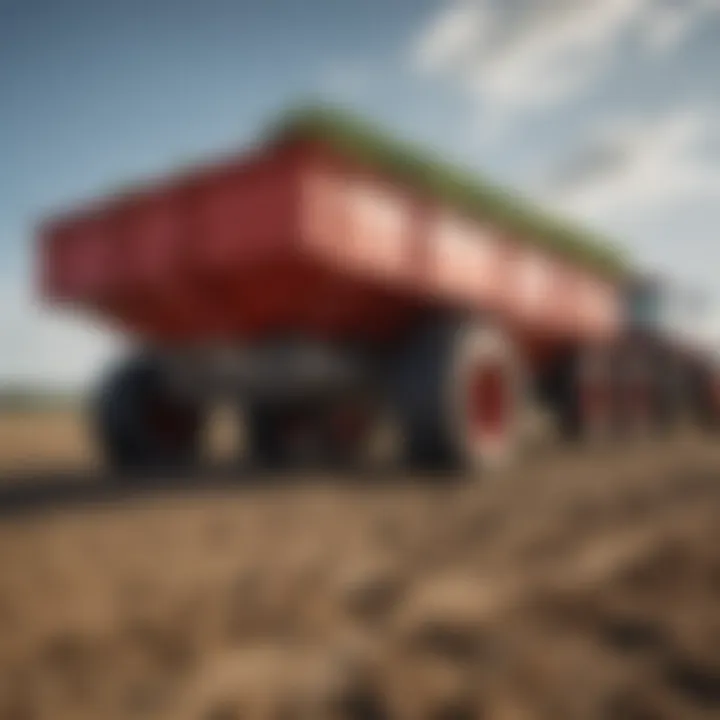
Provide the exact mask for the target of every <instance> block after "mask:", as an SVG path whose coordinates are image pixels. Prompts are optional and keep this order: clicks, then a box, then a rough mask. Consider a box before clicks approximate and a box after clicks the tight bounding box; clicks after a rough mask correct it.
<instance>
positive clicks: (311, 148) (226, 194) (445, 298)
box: [39, 109, 720, 469]
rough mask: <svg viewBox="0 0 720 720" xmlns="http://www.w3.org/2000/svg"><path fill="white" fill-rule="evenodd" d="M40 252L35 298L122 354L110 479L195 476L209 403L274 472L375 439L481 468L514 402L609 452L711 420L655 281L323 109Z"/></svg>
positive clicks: (517, 428)
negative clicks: (92, 322)
mask: <svg viewBox="0 0 720 720" xmlns="http://www.w3.org/2000/svg"><path fill="white" fill-rule="evenodd" d="M40 242H41V250H40V253H39V257H40V261H41V262H40V265H41V292H42V294H43V296H44V298H45V299H46V300H48V301H50V302H52V303H56V304H63V305H67V306H71V307H76V308H80V309H81V310H83V311H87V312H89V313H91V314H92V315H94V316H95V317H97V318H100V320H101V321H102V322H105V323H107V324H109V325H112V326H114V327H115V328H119V329H121V330H122V331H124V332H125V333H127V334H129V335H130V336H131V337H132V338H133V339H134V340H135V341H136V344H137V346H138V348H139V349H138V352H137V354H136V355H135V356H133V357H132V358H129V359H125V360H124V361H123V362H121V363H120V364H119V365H118V366H117V367H116V368H115V369H114V370H113V371H112V372H111V373H110V374H109V376H108V377H107V378H105V380H104V382H103V384H102V386H101V388H100V391H99V393H98V397H97V398H96V405H95V411H96V412H95V415H94V418H95V420H94V422H95V426H96V430H97V435H98V438H99V441H100V442H101V444H102V448H103V450H104V452H105V456H106V457H107V459H108V461H109V462H110V463H111V464H112V465H113V466H114V467H117V468H120V469H148V468H153V467H176V466H182V465H187V464H192V463H195V462H197V460H198V457H199V456H200V444H201V438H202V435H203V431H202V428H203V423H204V419H205V416H206V412H207V408H208V407H209V406H211V405H212V404H213V403H215V402H217V401H218V400H221V401H223V402H224V403H226V404H227V403H228V402H229V403H231V404H232V405H234V406H236V407H237V409H238V412H239V413H242V416H243V418H244V422H243V424H244V428H245V444H246V446H247V447H248V449H249V451H250V453H251V455H252V457H253V459H254V461H255V462H256V463H258V464H260V465H264V466H275V467H278V466H287V465H290V464H294V463H297V462H299V461H301V459H302V458H307V457H308V453H310V456H313V457H316V458H322V459H324V460H329V459H333V460H340V461H343V462H346V461H350V462H357V461H359V460H361V459H362V458H364V457H367V454H368V452H370V448H371V447H372V446H373V441H374V439H376V438H377V437H378V435H381V434H382V433H381V432H380V429H381V428H383V429H384V430H385V431H386V434H387V432H390V435H391V436H393V438H394V441H393V442H392V443H390V445H392V446H393V448H394V450H393V451H392V452H393V453H395V459H396V460H398V459H402V461H403V462H405V463H407V464H409V465H412V466H421V467H432V468H462V469H476V468H479V467H488V466H495V465H497V464H500V463H505V462H506V461H508V460H509V459H511V458H512V457H513V456H515V455H516V454H517V453H518V451H519V450H520V449H521V448H522V445H523V443H524V442H525V441H526V436H527V431H526V425H527V423H526V422H525V419H526V416H527V408H528V407H529V406H531V405H532V406H538V405H539V406H542V407H543V408H545V410H546V411H547V412H548V413H549V414H550V416H551V417H552V418H553V419H554V421H555V424H556V426H557V428H558V429H559V430H560V431H561V432H562V433H563V434H564V435H565V436H567V437H570V438H574V439H576V440H579V441H587V442H603V443H608V444H609V443H611V442H612V441H614V440H617V439H622V438H625V439H628V438H633V437H640V436H646V437H647V436H650V435H652V434H659V433H662V432H666V431H668V430H671V429H672V428H673V427H676V426H677V425H678V424H679V423H681V422H685V421H691V422H697V423H702V424H703V425H708V426H709V425H713V424H715V422H716V421H717V419H718V417H719V416H720V415H719V412H718V410H719V409H720V404H719V403H718V393H717V391H716V386H717V384H716V374H715V369H714V367H713V365H712V363H711V362H710V360H709V358H708V357H706V356H705V355H704V354H703V353H702V352H701V351H700V350H699V349H697V348H694V347H689V346H687V345H686V344H683V343H681V342H679V341H678V340H677V339H676V338H675V337H674V336H673V335H672V334H670V333H668V332H666V331H665V330H664V329H663V327H662V323H660V322H659V316H658V313H659V308H660V300H661V295H662V289H661V287H660V286H659V285H657V284H656V283H653V282H649V281H647V280H645V279H643V278H641V277H639V276H637V275H636V274H635V273H634V271H633V270H632V269H631V268H630V267H629V266H628V264H627V263H626V262H624V261H623V260H622V258H620V257H618V255H617V254H616V253H615V252H614V251H612V250H610V249H608V247H606V246H605V245H604V244H603V243H602V242H598V241H597V240H596V239H595V238H594V237H590V236H588V235H587V234H586V233H583V232H580V231H578V230H575V229H574V228H570V227H568V226H567V225H565V224H562V223H559V222H557V221H555V220H553V219H549V218H548V217H546V216H545V215H544V214H542V213H539V212H537V211H535V210H534V209H533V208H531V207H529V206H528V205H526V204H524V203H522V202H521V201H519V200H517V199H516V198H514V197H512V196H510V195H509V194H507V193H504V192H501V191H499V190H497V189H496V188H494V187H492V186H489V185H486V184H484V183H480V182H479V181H478V180H476V179H475V178H472V177H469V176H468V175H466V174H465V173H463V172H461V171H459V170H457V169H454V168H451V167H448V166H446V165H445V164H444V163H442V162H438V161H437V160H436V159H434V158H432V157H429V156H427V155H424V154H422V153H418V152H417V150H415V149H414V148H408V147H406V146H405V145H404V144H402V143H398V142H397V141H395V140H394V139H392V138H389V137H388V136H387V135H385V134H384V133H382V132H379V131H377V130H376V129H375V128H373V127H371V126H369V125H368V124H367V123H365V122H363V121H359V120H357V119H356V118H354V117H351V116H349V115H347V114H345V113H342V112H338V111H336V110H328V109H316V110H308V111H303V112H299V113H294V114H290V115H289V116H288V117H287V118H285V119H284V120H283V121H282V122H280V123H279V124H276V125H274V126H273V128H272V130H271V132H270V133H268V134H267V136H265V138H264V142H262V143H260V144H259V145H258V146H257V147H256V148H255V149H254V150H253V151H252V152H250V153H246V154H243V155H242V156H239V157H231V158H229V159H225V160H223V161H222V162H216V163H213V164H208V165H206V166H204V167H196V168H194V169H193V170H192V171H189V172H186V173H183V174H179V175H176V176H175V177H173V178H170V179H169V180H167V181H164V182H159V183H156V184H154V185H152V186H148V187H145V188H138V189H137V190H136V191H133V192H130V193H125V194H123V195H122V196H119V197H118V196H115V197H112V198H111V199H109V200H102V201H99V202H97V203H94V204H91V205H88V206H86V207H84V208H82V209H80V210H76V211H73V212H70V213H68V214H64V215H62V216H60V217H55V218H52V219H50V220H49V221H48V222H46V223H45V224H44V225H43V226H42V229H41V232H40ZM391 429H392V430H391ZM393 433H394V434H393Z"/></svg>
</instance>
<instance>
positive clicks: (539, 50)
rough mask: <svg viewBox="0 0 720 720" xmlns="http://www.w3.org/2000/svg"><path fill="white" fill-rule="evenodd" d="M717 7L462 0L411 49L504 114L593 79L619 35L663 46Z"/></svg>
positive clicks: (609, 0)
mask: <svg viewBox="0 0 720 720" xmlns="http://www.w3.org/2000/svg"><path fill="white" fill-rule="evenodd" d="M718 9H720V3H718V0H686V1H685V2H684V3H682V4H681V5H675V4H671V3H670V0H602V1H599V0H574V1H570V0H515V1H514V2H499V1H493V0H475V1H474V2H473V1H471V0H461V1H459V2H454V3H452V4H449V5H447V6H446V7H444V8H443V9H442V10H441V11H440V12H439V13H438V14H437V15H436V16H435V17H433V18H431V20H430V22H429V23H428V24H427V25H426V26H425V27H424V28H423V29H422V31H421V32H420V34H419V35H418V37H417V38H415V42H414V43H413V46H412V48H411V57H412V61H413V63H414V65H415V67H416V68H417V69H418V70H419V71H420V72H423V73H430V74H434V75H437V76H440V77H445V78H447V79H449V80H450V81H452V82H455V83H456V85H457V87H458V88H459V89H461V90H462V91H464V92H466V93H468V94H470V95H475V96H477V97H478V98H479V99H480V100H481V101H482V102H483V110H484V112H490V113H491V114H496V113H501V114H507V113H508V112H513V111H515V112H518V111H524V110H528V109H532V108H537V107H542V106H548V105H552V104H555V103H557V102H559V101H561V100H563V99H566V98H568V97H570V96H572V95H573V94H576V93H579V92H581V91H582V90H584V89H586V88H587V87H589V86H591V85H592V84H593V82H595V81H596V80H597V79H598V78H599V77H601V76H602V75H603V74H604V73H606V72H607V71H608V70H609V68H610V67H611V66H612V65H613V63H614V62H615V61H616V59H617V57H618V54H619V53H618V50H619V47H620V44H621V43H622V42H623V41H624V40H627V39H629V40H632V41H635V42H636V43H638V44H639V46H641V47H645V48H647V49H652V50H654V51H660V50H662V51H666V52H667V51H669V50H670V49H672V48H673V47H675V45H676V44H677V43H679V42H680V41H681V40H683V39H684V38H685V37H687V35H688V34H689V33H690V32H691V30H692V29H693V28H694V27H696V26H697V24H698V22H699V21H700V19H701V18H702V17H703V16H704V15H705V14H706V13H708V12H711V11H717V10H718Z"/></svg>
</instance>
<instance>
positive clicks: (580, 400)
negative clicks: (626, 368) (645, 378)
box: [543, 347, 617, 444]
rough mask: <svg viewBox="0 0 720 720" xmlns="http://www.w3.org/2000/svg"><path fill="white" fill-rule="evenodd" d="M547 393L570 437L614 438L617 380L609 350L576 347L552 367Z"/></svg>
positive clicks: (592, 440) (563, 430) (580, 439)
mask: <svg viewBox="0 0 720 720" xmlns="http://www.w3.org/2000/svg"><path fill="white" fill-rule="evenodd" d="M543 395H544V400H545V401H546V402H547V403H548V404H549V405H550V406H551V407H552V408H554V410H555V413H556V416H557V419H558V424H559V428H560V432H561V435H562V437H563V438H565V439H566V440H569V441H570V442H582V443H590V444H604V443H607V442H608V441H610V440H611V439H612V438H614V436H615V433H616V416H617V412H616V409H617V379H616V376H615V372H614V364H613V358H612V356H611V354H610V353H609V352H608V351H607V350H606V349H604V348H589V347H577V348H573V349H572V350H571V351H569V352H568V353H567V354H565V355H564V356H563V357H561V358H560V359H559V361H558V362H557V363H556V365H555V367H553V368H552V369H551V371H550V373H549V374H548V376H547V378H546V379H545V383H544V387H543Z"/></svg>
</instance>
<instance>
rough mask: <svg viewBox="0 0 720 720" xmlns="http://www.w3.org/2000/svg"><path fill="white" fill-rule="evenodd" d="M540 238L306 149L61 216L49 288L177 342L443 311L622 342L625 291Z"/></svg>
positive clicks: (322, 328)
mask: <svg viewBox="0 0 720 720" xmlns="http://www.w3.org/2000/svg"><path fill="white" fill-rule="evenodd" d="M525 240H526V239H525V238H522V237H517V236H512V235H511V234H509V233H507V232H505V231H504V230H503V228H501V227H499V226H498V225H497V224H493V223H491V222H483V221H482V220H478V219H477V218H471V217H469V216H466V215H463V214H462V213H461V212H460V211H458V210H456V209H454V208H453V207H451V206H449V205H447V204H443V203H441V202H439V201H437V200H435V199H433V198H431V197H428V196H423V195H422V194H421V193H419V192H417V191H415V190H414V189H411V188H409V187H407V186H404V185H401V184H400V183H398V182H396V181H394V180H393V179H392V178H390V177H388V176H386V175H383V174H382V173H381V172H378V171H377V170H374V169H371V168H370V167H368V166H365V165H363V164H362V163H359V162H357V161H355V160H351V159H349V158H347V157H344V156H343V155H342V154H341V153H338V152H335V151H333V150H332V149H330V148H328V147H324V146H323V144H322V143H321V142H314V141H302V140H295V141H287V142H281V143H276V144H272V145H270V146H267V147H265V148H261V149H260V150H259V151H257V152H255V153H253V154H251V155H247V156H244V157H238V158H233V159H231V160H229V161H225V162H223V163H219V164H216V165H213V166H208V167H205V168H198V169H196V170H195V171H194V172H193V173H190V174H187V175H185V176H180V177H176V178H173V179H170V180H169V181H167V182H163V183H158V184H155V185H153V186H151V187H148V188H147V189H144V190H138V191H136V192H133V193H130V194H126V195H124V196H122V197H120V198H115V199H112V200H110V201H107V202H101V203H97V204H95V205H93V206H89V207H86V208H84V209H82V210H80V211H78V212H75V213H72V214H69V215H65V216H63V217H60V218H56V219H53V220H51V221H50V222H48V223H47V224H46V225H45V226H44V228H43V232H42V243H43V247H42V252H41V258H42V292H43V295H44V297H45V298H46V299H48V300H50V301H53V302H56V303H69V304H72V305H74V306H79V307H81V308H83V309H86V310H89V311H90V312H92V313H94V314H97V315H99V316H101V317H102V318H103V319H105V320H106V321H107V322H109V323H112V324H114V325H116V326H118V327H120V328H122V329H123V330H125V331H127V332H129V333H132V334H135V335H137V336H139V337H141V338H143V339H145V340H150V341H153V342H154V343H159V344H167V345H183V344H198V343H203V342H208V341H210V340H218V339H223V340H238V341H242V342H244V343H250V342H254V341H256V340H259V339H261V338H263V337H266V336H268V335H273V334H277V333H287V332H293V333H300V334H303V335H305V336H308V337H321V338H325V339H337V340H341V339H345V338H351V337H352V338H356V339H368V340H371V341H382V340H384V339H386V338H389V337H392V336H393V335H395V334H396V333H397V331H398V330H400V329H402V327H403V326H404V325H406V324H407V323H408V322H409V321H410V320H411V319H412V317H413V316H414V315H415V314H416V313H417V312H418V311H419V309H421V308H422V309H425V308H427V307H428V306H432V305H435V306H440V307H456V308H458V309H464V310H468V311H472V312H481V313H485V314H492V315H493V316H495V317H497V318H500V319H501V320H502V322H503V323H504V324H505V325H506V326H507V327H510V328H512V329H513V331H514V332H515V333H516V334H517V336H518V337H520V338H521V339H522V341H523V342H524V343H525V344H526V345H533V346H539V345H542V346H543V347H544V348H545V351H547V350H548V348H552V346H553V345H555V344H558V345H559V344H562V343H567V342H575V343H578V342H612V341H613V339H614V338H615V337H616V336H617V334H618V332H619V328H620V325H621V316H622V302H621V295H620V292H619V289H618V287H617V286H616V285H615V283H614V282H613V281H612V280H611V279H608V278H607V277H604V276H603V275H602V274H600V273H596V272H593V271H591V270H589V269H587V268H585V267H582V266H580V265H579V264H575V263H572V262H571V261H569V260H567V259H565V258H563V257H561V256H560V255H558V254H553V253H551V252H549V251H546V250H543V249H540V248H538V247H536V246H533V245H531V244H529V243H528V242H526V241H525Z"/></svg>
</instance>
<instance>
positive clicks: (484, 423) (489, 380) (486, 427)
mask: <svg viewBox="0 0 720 720" xmlns="http://www.w3.org/2000/svg"><path fill="white" fill-rule="evenodd" d="M468 405H469V407H468V415H469V418H468V420H469V426H470V434H471V435H472V437H474V438H476V439H487V438H495V439H496V438H500V437H501V436H502V435H503V433H504V432H505V429H506V427H507V420H508V412H509V411H508V378H507V371H506V368H504V367H503V365H501V364H500V363H493V364H486V365H481V366H480V367H478V368H476V369H475V371H474V372H473V373H472V375H471V377H470V383H469V403H468Z"/></svg>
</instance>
